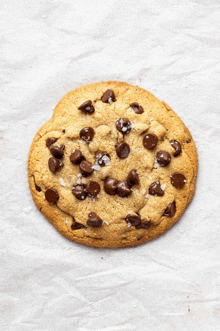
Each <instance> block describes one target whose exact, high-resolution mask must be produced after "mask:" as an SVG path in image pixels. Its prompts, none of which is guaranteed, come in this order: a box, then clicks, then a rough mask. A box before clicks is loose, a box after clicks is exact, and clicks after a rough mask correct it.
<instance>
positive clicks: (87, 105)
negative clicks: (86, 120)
mask: <svg viewBox="0 0 220 331" xmlns="http://www.w3.org/2000/svg"><path fill="white" fill-rule="evenodd" d="M78 109H79V110H82V111H84V112H85V113H88V114H92V113H94V111H95V109H94V107H93V105H92V101H91V100H87V101H85V102H84V103H83V104H82V105H81V106H79V108H78Z"/></svg>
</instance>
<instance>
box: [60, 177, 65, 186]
mask: <svg viewBox="0 0 220 331" xmlns="http://www.w3.org/2000/svg"><path fill="white" fill-rule="evenodd" d="M59 182H60V184H61V185H62V186H63V187H65V186H66V185H65V183H64V181H63V178H59Z"/></svg>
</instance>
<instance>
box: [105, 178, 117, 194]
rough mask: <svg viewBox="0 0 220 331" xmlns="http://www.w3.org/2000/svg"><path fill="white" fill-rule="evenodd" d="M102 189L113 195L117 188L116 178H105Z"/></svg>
mask: <svg viewBox="0 0 220 331" xmlns="http://www.w3.org/2000/svg"><path fill="white" fill-rule="evenodd" d="M104 190H105V192H106V193H107V194H109V195H115V194H116V193H117V190H118V180H117V179H114V178H109V179H106V180H105V182H104Z"/></svg>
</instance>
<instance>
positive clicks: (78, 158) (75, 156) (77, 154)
mask: <svg viewBox="0 0 220 331" xmlns="http://www.w3.org/2000/svg"><path fill="white" fill-rule="evenodd" d="M83 160H85V156H83V155H82V152H81V151H80V150H78V149H76V150H75V151H74V152H73V153H72V154H71V155H70V161H71V162H72V163H73V164H80V163H81V162H82V161H83Z"/></svg>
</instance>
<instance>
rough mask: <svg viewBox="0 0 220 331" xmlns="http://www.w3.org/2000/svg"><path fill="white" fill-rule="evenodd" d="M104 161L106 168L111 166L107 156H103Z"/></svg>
mask: <svg viewBox="0 0 220 331" xmlns="http://www.w3.org/2000/svg"><path fill="white" fill-rule="evenodd" d="M102 160H103V162H104V163H105V165H106V166H107V165H109V164H110V159H109V157H108V156H107V155H103V157H102Z"/></svg>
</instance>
